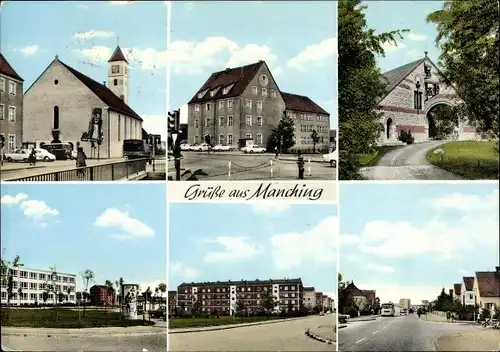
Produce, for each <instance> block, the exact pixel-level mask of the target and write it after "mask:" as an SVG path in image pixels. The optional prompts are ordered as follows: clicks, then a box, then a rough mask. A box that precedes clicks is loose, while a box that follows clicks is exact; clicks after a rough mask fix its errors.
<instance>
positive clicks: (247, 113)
mask: <svg viewBox="0 0 500 352" xmlns="http://www.w3.org/2000/svg"><path fill="white" fill-rule="evenodd" d="M286 97H287V98H286ZM285 98H286V99H285ZM287 101H288V103H287ZM297 101H298V103H299V104H297ZM285 113H287V114H289V116H294V115H293V114H295V119H294V121H295V126H296V145H297V146H300V145H299V143H300V141H302V140H304V141H307V140H308V139H307V138H305V137H306V134H307V133H308V132H306V131H309V129H311V128H312V127H310V126H314V128H318V129H319V128H321V131H323V129H324V125H328V126H329V114H328V113H327V112H326V111H324V110H323V109H321V108H320V107H319V106H318V105H317V104H315V103H314V102H313V101H312V100H310V99H309V98H307V97H303V96H297V95H293V94H288V95H287V94H286V93H282V92H280V90H279V88H278V85H277V83H276V81H275V80H274V78H273V76H272V74H271V72H270V70H269V68H268V66H267V64H266V63H265V62H264V61H259V62H257V63H255V64H251V65H247V66H243V67H237V68H232V69H230V68H228V69H226V70H224V71H220V72H215V73H213V74H212V75H211V76H210V77H209V78H208V80H207V81H206V82H205V84H203V86H202V87H201V88H200V89H199V90H198V92H197V93H196V94H195V95H194V96H193V98H191V100H190V101H189V102H188V129H187V131H188V137H187V141H188V143H191V144H200V143H211V144H223V145H231V146H235V147H242V146H244V145H245V144H246V143H247V141H252V142H253V144H257V145H260V146H267V144H268V141H269V137H270V136H271V133H272V130H273V129H274V128H276V127H277V126H278V123H279V121H280V120H281V118H282V117H283V116H284V114H285ZM326 120H327V121H326ZM311 133H312V130H311V131H310V132H309V134H311ZM318 134H319V136H321V137H323V136H326V138H327V137H328V132H325V133H324V132H321V133H320V132H319V131H318ZM297 136H298V137H299V138H297ZM302 137H304V139H302ZM322 140H323V141H324V140H325V137H323V139H322ZM302 146H305V144H302Z"/></svg>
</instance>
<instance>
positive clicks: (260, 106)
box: [257, 101, 262, 110]
mask: <svg viewBox="0 0 500 352" xmlns="http://www.w3.org/2000/svg"><path fill="white" fill-rule="evenodd" d="M257 110H262V102H261V101H258V102H257Z"/></svg>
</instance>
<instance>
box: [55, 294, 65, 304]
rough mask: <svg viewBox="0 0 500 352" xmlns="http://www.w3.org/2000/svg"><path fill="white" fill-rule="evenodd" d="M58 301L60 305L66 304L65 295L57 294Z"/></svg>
mask: <svg viewBox="0 0 500 352" xmlns="http://www.w3.org/2000/svg"><path fill="white" fill-rule="evenodd" d="M57 299H58V301H59V303H63V302H64V293H62V292H59V293H58V294H57Z"/></svg>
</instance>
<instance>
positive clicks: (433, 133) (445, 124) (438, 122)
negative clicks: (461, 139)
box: [428, 104, 458, 139]
mask: <svg viewBox="0 0 500 352" xmlns="http://www.w3.org/2000/svg"><path fill="white" fill-rule="evenodd" d="M428 116H429V138H432V139H446V138H448V137H449V136H450V135H451V134H452V133H453V132H454V130H455V127H456V126H457V125H458V119H457V115H456V112H455V109H453V108H452V107H451V106H449V105H444V104H439V105H436V106H435V107H434V108H432V109H431V110H430V111H429V114H428Z"/></svg>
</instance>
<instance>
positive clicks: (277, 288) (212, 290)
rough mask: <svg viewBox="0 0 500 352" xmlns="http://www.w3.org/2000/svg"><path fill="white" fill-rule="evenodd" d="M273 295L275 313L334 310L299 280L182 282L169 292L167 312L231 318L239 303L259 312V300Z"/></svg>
mask: <svg viewBox="0 0 500 352" xmlns="http://www.w3.org/2000/svg"><path fill="white" fill-rule="evenodd" d="M269 296H272V297H273V300H274V302H275V303H276V305H275V306H274V311H276V312H279V311H283V310H284V311H298V310H299V309H301V308H306V309H307V310H308V311H310V312H313V311H334V309H335V308H334V304H335V302H334V299H333V298H332V297H329V296H328V295H326V294H324V293H323V292H319V291H316V289H315V288H314V287H304V286H303V284H302V280H301V279H300V278H298V279H287V278H285V279H269V280H258V279H257V280H241V281H231V280H228V281H215V282H197V283H195V282H191V283H182V284H180V285H179V286H178V287H177V290H172V291H169V292H168V302H169V303H168V309H169V312H170V313H174V312H176V311H179V310H180V311H182V312H191V311H192V310H193V309H194V307H195V306H198V307H199V309H200V310H201V312H202V313H204V314H210V313H211V314H213V313H217V314H220V315H233V314H234V313H235V312H236V307H237V303H238V302H243V304H244V305H245V308H246V310H247V312H248V313H250V314H252V313H257V312H259V311H261V310H262V301H263V300H264V299H265V297H269Z"/></svg>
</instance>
